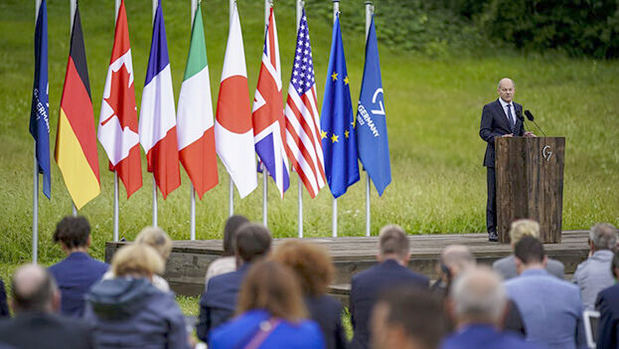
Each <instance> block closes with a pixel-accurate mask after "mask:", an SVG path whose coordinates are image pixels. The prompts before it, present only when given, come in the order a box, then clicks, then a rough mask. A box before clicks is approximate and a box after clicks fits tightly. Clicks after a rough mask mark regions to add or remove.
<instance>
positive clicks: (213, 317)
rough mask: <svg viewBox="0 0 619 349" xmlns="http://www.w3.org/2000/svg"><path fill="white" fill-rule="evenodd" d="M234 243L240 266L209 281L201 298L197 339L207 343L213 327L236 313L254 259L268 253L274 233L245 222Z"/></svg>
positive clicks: (258, 225)
mask: <svg viewBox="0 0 619 349" xmlns="http://www.w3.org/2000/svg"><path fill="white" fill-rule="evenodd" d="M235 245H236V260H237V265H239V268H238V269H237V270H236V271H233V272H231V273H226V274H222V275H217V276H215V277H213V278H212V279H211V280H209V283H208V287H207V289H206V292H204V293H203V294H202V297H201V298H200V316H199V318H198V325H197V328H196V329H197V334H198V338H200V339H201V340H202V341H204V342H207V341H208V335H209V331H210V330H212V329H213V328H216V327H217V326H219V325H221V324H223V323H224V322H226V321H228V320H229V319H230V318H231V317H232V315H234V310H235V308H236V304H237V296H238V294H239V290H240V289H241V283H242V282H243V278H244V277H245V275H246V274H247V271H248V270H249V267H250V265H251V264H252V263H253V262H256V261H258V260H259V259H260V258H263V257H264V256H266V255H267V254H268V253H269V250H270V249H271V233H270V232H269V230H268V229H267V228H265V227H264V226H263V225H260V224H256V223H245V224H243V225H242V226H241V227H240V228H239V229H238V231H237V234H236V241H235Z"/></svg>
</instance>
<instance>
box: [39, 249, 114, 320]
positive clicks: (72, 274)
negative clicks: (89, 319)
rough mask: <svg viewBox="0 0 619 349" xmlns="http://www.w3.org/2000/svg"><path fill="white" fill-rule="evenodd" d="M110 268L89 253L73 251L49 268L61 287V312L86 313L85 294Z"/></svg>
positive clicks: (75, 314) (79, 315)
mask: <svg viewBox="0 0 619 349" xmlns="http://www.w3.org/2000/svg"><path fill="white" fill-rule="evenodd" d="M107 269H108V265H107V264H105V263H103V262H100V261H98V260H96V259H94V258H91V257H90V256H89V255H88V254H87V253H83V252H73V253H71V254H70V255H68V256H67V258H65V259H63V260H62V261H60V262H58V263H56V264H54V265H52V266H51V267H49V268H48V270H49V272H50V273H51V274H52V275H53V276H54V279H56V282H57V283H58V288H59V289H60V310H61V311H60V312H61V313H62V314H63V315H67V316H73V317H81V316H82V315H83V314H84V306H85V300H84V296H85V295H86V293H88V291H90V288H91V287H92V285H94V283H95V282H97V281H99V280H101V277H102V276H103V274H105V272H106V271H107Z"/></svg>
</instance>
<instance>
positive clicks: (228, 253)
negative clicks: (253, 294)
mask: <svg viewBox="0 0 619 349" xmlns="http://www.w3.org/2000/svg"><path fill="white" fill-rule="evenodd" d="M245 223H249V220H248V219H247V218H245V217H243V216H239V215H235V216H232V217H230V218H228V220H227V221H226V226H225V227H224V239H223V250H224V251H223V253H222V254H221V257H220V258H217V259H216V260H214V261H212V262H211V263H210V264H209V265H208V269H206V276H205V277H204V291H206V289H207V288H208V282H209V280H210V279H211V278H213V276H217V275H221V274H226V273H230V272H233V271H235V270H236V258H235V257H234V251H235V248H234V241H235V239H236V232H237V230H238V229H239V228H240V227H241V225H243V224H245Z"/></svg>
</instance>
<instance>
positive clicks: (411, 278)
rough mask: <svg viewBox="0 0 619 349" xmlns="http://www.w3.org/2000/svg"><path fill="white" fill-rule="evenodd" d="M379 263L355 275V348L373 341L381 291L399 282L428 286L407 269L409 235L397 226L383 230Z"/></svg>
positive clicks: (352, 304)
mask: <svg viewBox="0 0 619 349" xmlns="http://www.w3.org/2000/svg"><path fill="white" fill-rule="evenodd" d="M379 235H380V237H379V247H378V248H379V252H378V255H377V260H378V262H379V263H378V264H377V265H375V266H373V267H371V268H369V269H367V270H364V271H362V272H360V273H358V274H356V275H354V276H353V277H352V283H351V289H350V318H351V323H352V326H353V329H354V336H353V339H352V342H351V347H352V348H367V347H368V345H369V343H370V340H371V333H370V327H369V325H370V323H369V320H370V314H371V312H372V307H373V306H374V303H376V300H377V299H378V296H379V295H380V293H381V292H382V291H384V290H386V289H389V288H393V287H397V286H400V285H410V286H414V287H420V288H427V287H428V283H429V280H428V278H427V277H426V276H424V275H421V274H418V273H415V272H413V271H411V270H409V269H408V268H407V265H408V261H409V258H410V247H409V241H408V236H407V235H406V232H404V229H402V228H401V227H400V226H397V225H388V226H385V227H383V228H382V229H381V231H380V234H379Z"/></svg>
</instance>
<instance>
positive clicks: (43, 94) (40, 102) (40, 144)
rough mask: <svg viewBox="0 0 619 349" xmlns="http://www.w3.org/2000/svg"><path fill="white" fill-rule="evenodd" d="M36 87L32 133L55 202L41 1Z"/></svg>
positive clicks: (44, 13) (45, 187)
mask: <svg viewBox="0 0 619 349" xmlns="http://www.w3.org/2000/svg"><path fill="white" fill-rule="evenodd" d="M34 59H35V66H34V86H33V87H32V107H31V109H30V133H31V134H32V137H34V142H35V144H36V157H37V164H38V167H39V169H38V170H39V173H42V174H43V194H45V196H47V198H48V199H49V198H51V176H50V163H49V97H48V89H49V83H48V80H47V6H46V4H45V0H43V1H41V5H40V7H39V15H38V16H37V24H36V27H35V31H34Z"/></svg>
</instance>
